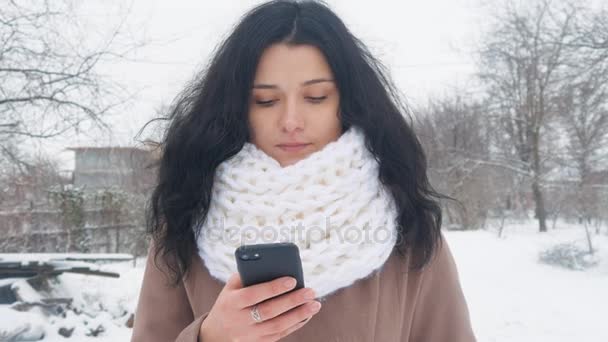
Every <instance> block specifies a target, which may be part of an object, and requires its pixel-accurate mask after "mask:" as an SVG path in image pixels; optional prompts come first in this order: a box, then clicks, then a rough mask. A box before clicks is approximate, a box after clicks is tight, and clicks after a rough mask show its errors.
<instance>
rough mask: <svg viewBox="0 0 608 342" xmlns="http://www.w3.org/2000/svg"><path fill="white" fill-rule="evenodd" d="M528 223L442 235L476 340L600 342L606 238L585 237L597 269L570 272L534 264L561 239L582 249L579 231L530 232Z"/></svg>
mask: <svg viewBox="0 0 608 342" xmlns="http://www.w3.org/2000/svg"><path fill="white" fill-rule="evenodd" d="M537 230H538V228H537V225H536V223H535V222H525V223H523V224H510V225H508V226H506V227H505V230H504V232H503V237H502V238H500V239H499V238H498V237H497V236H498V235H497V233H495V232H490V231H468V232H467V231H464V232H448V233H447V234H446V236H447V239H448V243H449V244H450V247H451V249H452V252H453V254H454V258H455V259H456V262H457V264H458V270H459V274H460V279H461V284H462V286H463V290H464V292H465V296H466V298H467V302H468V305H469V310H470V313H471V320H472V322H473V328H474V330H475V333H476V336H477V338H478V340H479V341H484V342H494V341H500V342H511V341H519V342H527V341H529V342H532V341H553V342H560V341H586V342H594V341H598V342H600V341H602V342H606V341H608V328H607V325H606V317H608V236H606V233H602V234H603V235H595V234H594V235H593V238H594V242H595V248H596V249H597V254H598V259H599V260H600V263H599V265H597V266H596V267H594V268H591V269H588V270H586V271H573V270H569V269H565V268H559V267H556V266H549V265H545V264H541V263H539V262H538V257H539V253H540V252H541V251H543V250H545V249H546V248H548V247H550V246H554V245H556V244H559V243H563V242H573V241H574V242H577V243H578V244H584V241H585V232H584V229H583V227H580V226H572V225H567V224H563V223H562V224H561V225H558V229H556V230H550V231H549V232H547V233H543V234H540V233H537Z"/></svg>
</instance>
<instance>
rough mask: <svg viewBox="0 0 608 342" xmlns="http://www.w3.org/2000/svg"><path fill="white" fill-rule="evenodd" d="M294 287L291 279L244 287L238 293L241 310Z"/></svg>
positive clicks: (294, 283)
mask: <svg viewBox="0 0 608 342" xmlns="http://www.w3.org/2000/svg"><path fill="white" fill-rule="evenodd" d="M295 286H296V280H295V279H294V278H293V277H281V278H277V279H274V280H271V281H268V282H265V283H261V284H256V285H251V286H247V287H244V288H242V289H240V290H239V293H238V295H237V296H238V301H239V303H238V305H239V306H240V308H241V309H244V308H246V307H248V306H252V305H255V304H257V303H259V302H262V301H265V300H266V299H269V298H272V297H275V296H278V295H280V294H282V293H285V292H288V291H290V290H292V289H293V288H294V287H295Z"/></svg>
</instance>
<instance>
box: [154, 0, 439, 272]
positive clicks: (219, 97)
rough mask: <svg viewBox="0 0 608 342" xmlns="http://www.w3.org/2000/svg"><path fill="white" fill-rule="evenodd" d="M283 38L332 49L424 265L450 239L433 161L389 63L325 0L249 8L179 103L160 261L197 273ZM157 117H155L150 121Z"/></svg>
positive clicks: (353, 116) (159, 215)
mask: <svg viewBox="0 0 608 342" xmlns="http://www.w3.org/2000/svg"><path fill="white" fill-rule="evenodd" d="M275 43H285V44H292V45H300V44H307V45H312V46H315V47H316V48H318V49H319V50H320V51H321V52H322V53H323V54H324V56H325V58H326V60H327V62H328V64H329V66H330V67H331V70H332V72H333V75H334V79H335V82H336V85H337V88H338V91H339V94H340V121H341V123H342V128H343V130H347V129H348V128H349V127H350V126H353V125H354V126H358V127H360V128H362V130H363V132H364V133H365V137H366V145H367V147H368V148H369V150H370V151H371V152H372V154H373V155H374V157H375V158H376V159H377V161H378V162H379V178H380V180H381V182H382V183H383V184H384V185H385V186H386V187H387V188H388V189H390V192H391V193H392V195H393V196H394V198H395V201H396V203H397V207H398V211H399V213H398V221H399V222H397V226H398V229H399V239H398V242H397V244H396V247H397V248H398V250H399V252H400V254H401V255H403V256H404V255H405V254H406V253H405V252H406V251H407V249H408V248H410V247H411V248H412V252H413V254H412V255H413V256H415V259H414V260H415V262H414V263H413V265H414V267H415V268H422V267H423V266H424V265H425V264H426V263H428V261H429V260H430V258H431V257H432V255H433V254H434V252H435V250H436V249H437V248H438V247H439V244H440V243H441V234H440V227H441V208H440V205H439V203H438V200H439V199H440V198H442V197H445V196H443V195H441V194H439V193H437V192H436V191H435V190H433V188H432V187H431V185H430V184H429V180H428V178H427V161H426V157H425V154H424V152H423V149H422V146H421V144H420V141H419V140H418V138H417V137H416V135H415V134H414V131H413V129H412V125H411V124H408V121H406V117H407V118H409V122H410V123H411V115H410V113H409V111H408V109H407V106H406V105H404V104H403V102H402V101H401V100H400V96H399V93H398V91H397V90H396V88H395V86H394V85H393V82H392V81H391V80H390V78H389V76H388V73H387V72H386V69H385V68H384V66H382V64H381V63H380V62H379V61H378V60H377V59H376V58H374V57H373V56H372V54H371V53H370V52H369V50H368V49H367V48H366V47H365V45H364V44H363V43H362V42H361V41H360V40H359V39H357V38H356V37H355V36H354V35H353V34H352V33H351V32H350V31H349V30H348V29H347V28H346V26H345V25H344V23H343V22H342V21H341V20H340V18H338V16H337V15H336V14H335V13H334V12H332V10H331V9H329V8H328V6H327V5H325V4H323V3H322V2H318V1H285V0H278V1H270V2H267V3H264V4H261V5H259V6H257V7H255V8H253V9H252V10H250V11H249V12H247V13H246V14H245V15H244V16H243V17H242V18H241V19H240V21H239V23H238V24H237V25H236V26H235V27H234V29H233V31H232V32H231V33H230V35H229V36H228V37H227V38H226V39H225V40H224V41H223V42H221V43H220V44H219V45H218V46H217V47H216V50H215V51H214V56H213V57H212V58H211V60H210V62H209V64H208V65H207V66H206V68H205V69H204V70H203V71H202V72H201V73H200V74H198V75H197V76H196V77H195V78H194V79H193V80H192V81H191V82H190V83H189V84H188V85H187V86H186V88H185V89H184V90H183V91H182V92H181V93H180V94H179V95H178V96H177V97H176V99H175V100H174V102H173V103H172V104H171V106H170V108H169V112H168V113H167V114H168V115H167V116H166V117H165V118H164V119H165V120H168V123H169V125H168V128H167V130H166V132H165V135H164V137H163V139H162V141H160V142H159V148H160V151H161V154H160V158H159V160H158V165H157V168H158V169H157V171H158V179H157V183H156V184H155V188H154V190H153V193H152V195H151V198H150V203H149V204H148V205H147V208H146V221H147V222H146V225H147V232H148V233H149V234H151V235H152V237H153V242H154V245H155V246H156V247H157V248H155V253H154V258H155V259H154V260H155V261H156V260H157V259H156V258H157V257H158V256H159V255H162V257H163V258H164V261H165V262H166V264H167V265H168V269H169V270H170V271H171V274H172V279H173V282H174V284H177V283H178V282H179V281H180V280H181V278H182V277H183V276H185V275H186V274H187V271H188V270H189V268H190V266H191V262H192V257H193V255H194V254H195V253H196V251H197V245H196V238H197V237H198V234H200V223H201V222H203V221H204V219H205V217H206V215H207V212H208V209H209V204H210V202H211V201H212V197H211V189H212V185H213V179H214V174H215V171H216V168H217V167H218V165H219V164H220V163H222V162H223V161H225V160H226V159H228V158H230V157H232V156H233V155H235V154H236V153H237V152H239V151H240V150H241V148H242V147H243V145H244V143H245V142H246V141H248V140H249V137H250V135H249V134H250V132H249V128H248V127H249V126H248V103H249V96H251V89H252V86H253V81H254V76H255V72H256V68H257V64H258V61H259V59H260V56H261V54H262V52H263V51H264V49H265V48H267V47H268V46H270V45H271V44H275ZM146 125H147V124H146Z"/></svg>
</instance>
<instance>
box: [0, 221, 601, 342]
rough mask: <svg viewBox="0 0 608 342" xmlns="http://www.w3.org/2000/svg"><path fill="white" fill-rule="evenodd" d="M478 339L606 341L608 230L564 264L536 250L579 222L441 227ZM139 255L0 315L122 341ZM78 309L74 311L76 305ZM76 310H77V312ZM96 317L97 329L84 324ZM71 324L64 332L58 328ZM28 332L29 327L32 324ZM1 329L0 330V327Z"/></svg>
mask: <svg viewBox="0 0 608 342" xmlns="http://www.w3.org/2000/svg"><path fill="white" fill-rule="evenodd" d="M549 226H551V225H549ZM444 234H445V236H446V238H447V241H448V244H449V246H450V248H451V250H452V253H453V254H454V257H455V260H456V263H457V265H458V271H459V275H460V280H461V284H462V287H463V291H464V293H465V296H466V299H467V303H468V306H469V310H470V314H471V320H472V324H473V329H474V330H475V334H476V336H477V338H478V341H480V342H512V341H518V342H537V341H554V342H560V341H574V340H577V341H585V342H606V341H608V328H606V322H605V320H606V317H608V291H607V290H608V235H607V234H606V228H605V227H604V228H603V230H602V232H601V234H599V235H596V234H595V233H594V234H593V242H594V247H595V249H596V259H597V260H598V261H599V263H598V264H597V265H596V266H594V267H592V268H589V269H587V270H584V271H580V270H571V269H566V268H560V267H558V266H551V265H547V264H543V263H540V262H539V255H540V253H541V252H542V251H544V250H546V249H547V248H549V247H551V246H555V245H558V244H560V243H564V242H575V243H576V244H577V245H580V246H581V247H584V246H585V242H586V240H585V232H584V229H583V227H581V226H576V225H571V224H566V223H562V222H559V223H558V224H557V225H556V229H555V230H551V229H550V231H549V232H547V233H543V234H540V233H538V232H537V226H536V222H534V221H525V222H519V223H518V222H510V223H507V225H506V226H505V229H504V230H503V236H502V237H501V238H498V234H497V231H496V230H494V229H492V230H479V231H458V232H456V231H446V232H444ZM144 265H145V259H138V260H137V266H136V267H133V262H121V263H115V264H107V265H103V267H102V268H103V269H104V270H106V271H112V272H118V273H120V274H121V277H120V278H106V277H94V276H86V275H81V274H63V275H61V276H59V279H58V282H57V283H55V284H54V285H53V287H52V292H53V293H52V294H53V295H54V296H56V297H63V296H66V295H67V296H73V297H74V303H73V305H74V307H75V308H77V310H75V311H67V312H66V317H65V318H62V317H52V318H49V319H46V320H42V319H41V317H42V316H38V315H32V314H31V313H21V312H16V311H12V310H11V311H9V309H7V308H6V306H2V305H0V316H2V317H3V318H4V317H10V319H9V320H8V321H7V320H6V319H2V320H0V321H1V322H2V323H0V330H1V329H2V328H3V327H4V325H3V324H9V325H10V326H11V327H16V326H20V325H24V324H26V323H32V324H33V326H36V325H38V326H42V327H43V329H44V330H45V331H46V332H47V333H46V336H45V338H44V339H43V341H53V342H58V341H66V340H68V341H70V340H71V341H83V342H86V341H128V340H130V336H131V329H130V328H127V327H126V326H125V323H126V321H127V319H128V318H129V317H130V314H131V313H132V312H134V310H135V306H136V305H137V298H138V294H139V289H140V286H141V279H142V276H143V270H144V269H143V267H144ZM80 310H82V312H79V311H80ZM77 312H79V313H77ZM99 325H101V326H103V328H104V330H105V331H103V332H101V333H100V334H99V336H97V337H92V336H87V335H86V334H87V332H89V331H90V330H94V329H95V328H97V327H98V326H99ZM61 327H64V328H68V329H70V328H74V331H73V334H72V337H71V338H69V339H66V338H64V337H63V336H61V335H59V334H58V330H59V328H61ZM34 333H35V332H34ZM0 336H1V335H0Z"/></svg>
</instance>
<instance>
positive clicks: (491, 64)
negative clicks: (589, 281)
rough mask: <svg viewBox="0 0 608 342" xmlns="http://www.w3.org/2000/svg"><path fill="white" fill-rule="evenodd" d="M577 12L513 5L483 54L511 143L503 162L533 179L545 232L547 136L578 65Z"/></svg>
mask: <svg viewBox="0 0 608 342" xmlns="http://www.w3.org/2000/svg"><path fill="white" fill-rule="evenodd" d="M578 10H579V9H578V8H577V7H575V6H572V5H570V4H567V3H565V4H560V5H559V6H557V4H556V3H555V2H552V1H550V0H538V1H531V2H526V3H524V4H521V3H515V2H514V1H509V2H507V3H506V6H505V7H504V9H503V11H502V13H500V14H498V15H497V17H496V25H495V26H494V28H493V29H492V30H491V31H490V33H489V34H488V35H487V36H486V37H485V39H484V41H483V43H482V48H481V51H480V69H481V70H482V71H481V73H480V77H481V80H482V81H483V82H484V84H485V85H486V86H487V89H488V98H489V100H490V101H491V102H492V104H493V105H492V109H493V110H492V115H493V116H492V117H493V118H494V119H495V120H496V123H497V125H498V126H499V127H501V128H502V130H503V132H504V137H505V138H506V139H508V142H509V144H508V145H507V148H506V149H504V150H503V151H502V152H503V159H505V160H512V161H513V163H512V164H511V169H512V170H518V172H519V173H521V174H522V175H525V176H527V177H529V178H530V180H531V190H532V194H533V198H534V202H535V206H536V209H535V212H536V217H537V219H538V222H539V230H540V231H541V232H545V231H546V230H547V227H546V222H545V221H546V210H545V204H544V196H543V189H542V185H543V182H544V179H543V176H544V172H545V167H546V165H545V162H546V157H547V156H544V155H542V151H543V148H542V144H543V135H544V133H545V132H544V130H546V129H547V127H546V123H547V122H548V120H550V119H551V116H552V115H553V113H554V112H555V109H554V107H555V105H554V102H555V101H554V100H555V98H556V97H557V96H558V90H559V89H560V85H561V84H563V82H565V81H567V79H568V78H569V77H572V74H570V73H569V71H570V70H569V69H568V67H569V66H571V65H573V64H574V63H575V60H574V59H573V56H574V54H573V51H575V48H574V47H573V45H572V44H573V42H574V40H575V38H576V37H575V34H574V25H573V22H574V18H575V16H576V15H577V13H578Z"/></svg>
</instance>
